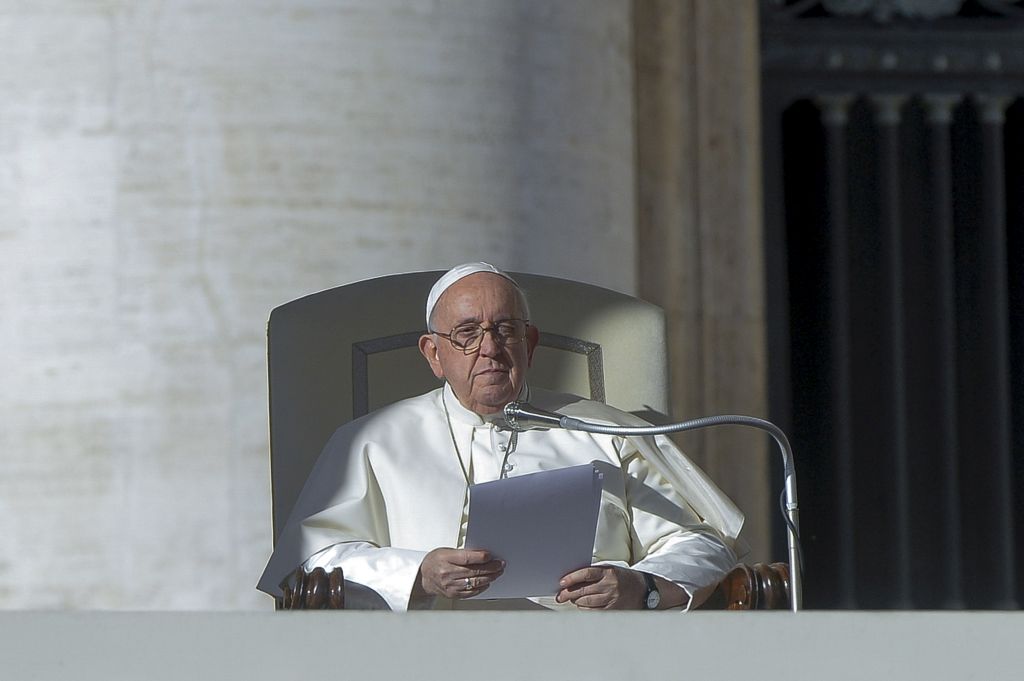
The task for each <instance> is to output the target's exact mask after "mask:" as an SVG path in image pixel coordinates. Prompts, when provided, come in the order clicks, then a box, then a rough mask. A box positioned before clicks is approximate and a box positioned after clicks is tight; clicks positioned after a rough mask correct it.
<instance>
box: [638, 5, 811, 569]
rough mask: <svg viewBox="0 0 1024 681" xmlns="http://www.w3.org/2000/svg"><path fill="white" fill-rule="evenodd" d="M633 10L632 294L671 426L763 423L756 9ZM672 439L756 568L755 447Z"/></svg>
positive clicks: (769, 508) (761, 467)
mask: <svg viewBox="0 0 1024 681" xmlns="http://www.w3.org/2000/svg"><path fill="white" fill-rule="evenodd" d="M633 13H634V44H635V53H636V98H637V104H636V130H637V133H636V134H637V150H638V151H637V158H638V166H637V234H638V241H637V252H638V261H637V262H638V282H639V285H638V290H639V294H640V295H641V297H644V298H647V299H648V300H651V301H652V302H655V303H657V304H659V305H661V306H662V307H664V308H665V310H666V312H667V313H668V319H669V341H670V345H671V348H672V352H671V355H670V362H671V366H672V404H673V408H672V411H673V416H674V417H675V418H677V419H680V420H681V419H684V418H690V417H695V416H703V415H707V414H716V413H744V414H750V415H756V416H766V415H767V412H768V407H767V397H766V394H767V390H766V380H767V378H766V377H767V366H766V362H767V358H766V341H765V312H764V306H765V301H764V298H765V289H764V265H763V245H762V218H761V215H762V197H761V147H760V144H761V138H760V78H759V54H758V51H759V42H758V14H757V2H756V1H755V0H740V1H737V2H727V3H725V2H720V1H718V0H679V1H677V0H635V2H634V3H633ZM680 441H681V443H682V444H683V446H684V447H685V448H686V449H687V451H688V452H690V453H691V454H693V455H694V456H695V458H696V459H697V460H698V461H700V462H701V465H702V466H703V467H704V468H705V469H706V470H707V471H708V473H709V474H711V476H712V477H713V478H714V479H715V480H716V481H718V482H719V483H720V485H721V486H722V487H723V488H724V489H725V490H726V491H727V492H729V493H730V495H731V496H732V497H733V498H734V499H735V500H736V501H737V503H738V504H739V505H740V506H741V508H742V509H743V511H744V512H745V513H746V514H747V525H746V528H747V529H746V533H747V536H748V541H749V542H750V543H751V545H752V547H753V552H752V555H751V558H757V559H762V558H767V557H769V556H768V553H769V533H770V525H771V518H770V516H769V515H768V514H769V513H775V512H776V510H775V509H776V505H775V504H774V503H773V502H772V501H771V500H772V499H774V497H775V496H776V495H777V491H778V489H780V485H781V481H779V483H776V482H775V481H774V480H772V481H769V479H768V473H769V470H770V463H769V458H768V457H769V456H771V457H776V456H777V454H776V452H775V450H774V449H772V450H770V451H769V450H768V449H767V447H766V438H765V436H763V435H761V434H759V433H758V432H756V431H748V430H742V429H735V428H719V429H714V430H705V431H701V432H699V433H697V434H693V435H685V436H682V437H681V440H680ZM798 472H799V471H798ZM775 558H781V556H776V557H775Z"/></svg>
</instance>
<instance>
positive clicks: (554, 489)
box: [466, 464, 603, 599]
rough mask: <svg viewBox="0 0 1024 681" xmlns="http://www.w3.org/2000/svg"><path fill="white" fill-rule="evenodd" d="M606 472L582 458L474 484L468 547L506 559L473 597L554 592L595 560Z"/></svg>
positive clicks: (513, 596) (487, 597)
mask: <svg viewBox="0 0 1024 681" xmlns="http://www.w3.org/2000/svg"><path fill="white" fill-rule="evenodd" d="M602 477H603V476H602V474H601V473H600V472H599V471H598V470H597V469H596V468H595V467H594V466H593V465H592V464H583V465H581V466H572V467H570V468H559V469H557V470H552V471H543V472H540V473H531V474H529V475H521V476H518V477H515V478H508V479H506V480H495V481H494V482H485V483H482V484H479V485H473V486H472V487H471V488H470V496H469V525H468V527H467V528H466V547H467V548H477V549H487V550H488V551H490V552H491V553H492V554H493V555H494V556H495V557H496V558H500V559H502V560H504V561H505V562H506V565H505V572H504V574H503V575H502V576H501V577H499V578H498V579H497V580H495V581H494V583H493V584H491V586H490V588H488V589H487V590H486V591H484V592H483V593H482V594H480V595H478V596H474V598H480V599H492V598H526V597H530V596H554V595H555V594H556V593H557V592H558V589H559V586H558V581H559V580H560V579H561V578H562V577H564V576H565V575H566V574H568V573H570V572H572V571H573V570H577V569H579V568H581V567H586V566H587V565H590V563H591V559H592V556H593V551H594V536H595V534H596V533H597V513H598V509H599V508H600V505H601V479H602Z"/></svg>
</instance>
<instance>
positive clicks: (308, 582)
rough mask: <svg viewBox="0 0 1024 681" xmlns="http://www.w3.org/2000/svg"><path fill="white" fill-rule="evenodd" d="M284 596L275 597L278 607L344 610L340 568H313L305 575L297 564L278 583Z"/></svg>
mask: <svg viewBox="0 0 1024 681" xmlns="http://www.w3.org/2000/svg"><path fill="white" fill-rule="evenodd" d="M281 588H282V589H283V590H284V596H283V597H281V598H276V599H274V600H275V603H276V605H277V609H278V610H344V609H345V575H344V573H343V572H342V570H341V568H340V567H338V568H334V569H333V570H331V571H330V572H327V571H326V570H324V569H323V568H320V567H318V568H313V571H312V572H309V573H308V574H307V573H306V571H305V570H304V569H302V567H298V568H296V569H295V571H294V572H292V573H291V574H290V575H288V576H287V577H286V578H285V579H284V581H282V582H281Z"/></svg>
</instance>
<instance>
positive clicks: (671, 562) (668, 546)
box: [626, 456, 737, 610]
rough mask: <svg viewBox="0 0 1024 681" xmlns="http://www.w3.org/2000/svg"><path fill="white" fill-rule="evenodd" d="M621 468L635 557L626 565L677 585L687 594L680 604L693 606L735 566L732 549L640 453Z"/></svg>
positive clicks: (703, 598) (708, 593)
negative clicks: (624, 480) (624, 470)
mask: <svg viewBox="0 0 1024 681" xmlns="http://www.w3.org/2000/svg"><path fill="white" fill-rule="evenodd" d="M627 473H628V475H627V491H626V493H627V497H628V503H629V507H630V513H631V519H632V532H633V538H634V543H635V546H634V551H633V555H634V556H636V557H639V560H635V562H634V563H633V564H632V565H631V566H630V567H632V568H633V569H635V570H640V571H642V572H648V573H650V574H652V575H658V576H659V577H663V578H665V579H667V580H669V581H671V582H674V583H675V584H678V585H679V586H680V587H682V588H683V590H684V591H686V593H687V594H688V595H689V596H690V601H689V603H688V604H687V606H686V608H685V609H687V610H689V609H691V608H694V607H697V606H698V605H700V604H701V603H703V602H704V601H705V600H706V599H707V597H708V596H709V595H710V594H711V593H712V592H713V591H714V589H715V587H716V586H717V584H718V582H719V581H721V579H722V578H723V577H724V576H725V575H726V574H727V573H728V572H729V571H730V570H731V569H732V568H733V567H735V565H736V562H737V558H736V554H735V553H734V552H733V550H732V549H731V548H730V547H729V545H728V544H727V543H726V542H725V541H724V540H723V539H722V537H721V536H720V535H719V534H718V532H716V531H715V530H714V529H712V528H711V527H710V526H709V525H707V524H705V523H704V522H703V520H702V519H701V518H700V517H698V516H697V515H696V514H695V513H694V512H693V510H692V509H691V508H690V506H689V505H688V504H687V503H686V502H685V500H683V499H682V498H680V497H679V494H678V492H676V490H675V489H674V488H673V486H672V485H671V484H669V482H668V481H667V480H666V479H665V478H663V477H662V476H661V475H660V474H658V473H657V472H655V471H653V470H651V468H650V467H649V466H648V464H647V462H646V461H645V460H644V459H643V458H642V457H640V456H636V457H633V458H632V459H631V460H629V461H628V464H627ZM666 500H667V501H669V502H671V503H670V504H666V503H665V502H666Z"/></svg>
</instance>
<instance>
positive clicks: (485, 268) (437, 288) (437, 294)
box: [427, 262, 519, 329]
mask: <svg viewBox="0 0 1024 681" xmlns="http://www.w3.org/2000/svg"><path fill="white" fill-rule="evenodd" d="M477 272H489V273H491V274H497V275H498V276H500V277H505V278H506V279H508V280H509V281H511V282H512V283H513V284H515V286H516V288H519V284H516V280H515V279H513V278H512V277H510V276H509V275H507V274H506V273H504V272H502V271H501V270H499V269H498V268H497V267H495V266H494V265H492V264H490V263H486V262H467V263H463V264H462V265H456V266H455V267H453V268H451V269H450V270H448V271H447V272H445V273H444V274H443V275H441V278H440V279H438V280H437V283H435V284H434V286H433V288H431V289H430V295H428V296H427V329H430V315H431V314H433V312H434V307H435V306H437V301H438V300H440V298H441V295H442V294H443V293H444V292H445V291H447V290H448V288H449V287H451V285H452V284H454V283H455V282H457V281H458V280H460V279H463V278H465V277H468V276H469V275H471V274H476V273H477Z"/></svg>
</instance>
